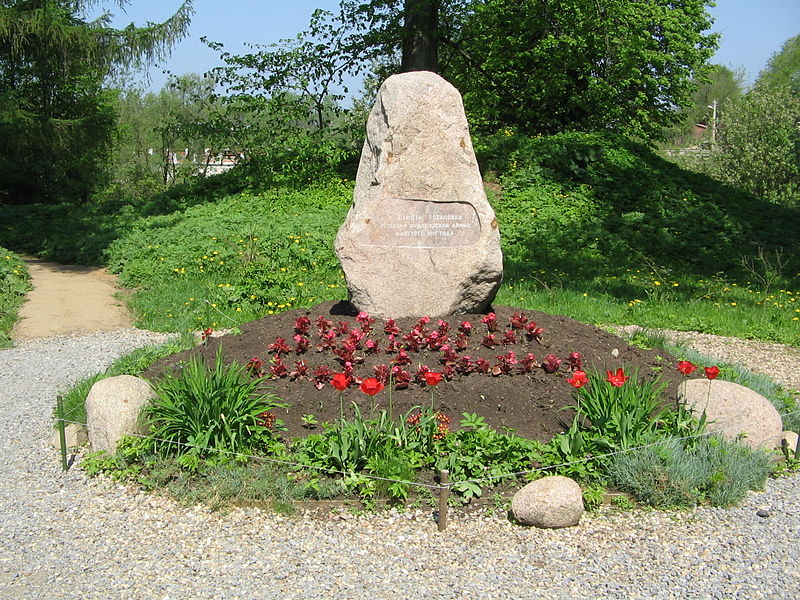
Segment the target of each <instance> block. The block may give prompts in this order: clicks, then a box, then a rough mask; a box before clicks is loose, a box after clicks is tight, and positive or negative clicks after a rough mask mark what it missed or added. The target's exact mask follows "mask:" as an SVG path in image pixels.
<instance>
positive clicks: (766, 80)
mask: <svg viewBox="0 0 800 600" xmlns="http://www.w3.org/2000/svg"><path fill="white" fill-rule="evenodd" d="M756 87H769V88H775V87H787V88H789V89H790V90H792V91H793V92H794V94H795V95H798V94H800V35H796V36H794V37H791V38H789V39H788V40H786V42H785V43H784V44H783V47H782V48H781V49H780V51H779V52H776V53H775V54H773V55H772V58H770V59H769V62H768V63H767V66H766V68H765V69H764V70H763V71H761V73H759V75H758V80H757V81H756Z"/></svg>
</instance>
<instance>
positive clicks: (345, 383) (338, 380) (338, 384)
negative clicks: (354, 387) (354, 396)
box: [331, 373, 350, 392]
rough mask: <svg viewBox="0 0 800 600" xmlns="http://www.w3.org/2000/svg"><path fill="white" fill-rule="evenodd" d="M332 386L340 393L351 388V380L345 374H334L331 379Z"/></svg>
mask: <svg viewBox="0 0 800 600" xmlns="http://www.w3.org/2000/svg"><path fill="white" fill-rule="evenodd" d="M331 385H332V386H333V387H335V388H336V389H337V390H339V391H340V392H343V391H344V390H345V389H347V388H348V387H350V378H349V377H348V376H347V375H345V374H344V373H334V374H333V377H331Z"/></svg>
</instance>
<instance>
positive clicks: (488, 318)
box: [481, 312, 497, 331]
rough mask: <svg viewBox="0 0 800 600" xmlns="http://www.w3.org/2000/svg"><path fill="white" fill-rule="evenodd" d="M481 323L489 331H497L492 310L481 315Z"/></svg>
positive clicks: (495, 317)
mask: <svg viewBox="0 0 800 600" xmlns="http://www.w3.org/2000/svg"><path fill="white" fill-rule="evenodd" d="M481 323H484V324H485V325H486V328H487V329H488V330H489V331H497V315H496V314H494V313H493V312H490V313H489V314H488V315H484V316H483V317H481Z"/></svg>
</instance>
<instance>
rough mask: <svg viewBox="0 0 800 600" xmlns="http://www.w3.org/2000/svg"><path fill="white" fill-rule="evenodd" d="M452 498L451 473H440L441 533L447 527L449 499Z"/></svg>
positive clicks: (444, 471)
mask: <svg viewBox="0 0 800 600" xmlns="http://www.w3.org/2000/svg"><path fill="white" fill-rule="evenodd" d="M449 497H450V471H448V470H447V469H444V470H442V471H439V531H444V530H445V528H446V527H447V499H448V498H449Z"/></svg>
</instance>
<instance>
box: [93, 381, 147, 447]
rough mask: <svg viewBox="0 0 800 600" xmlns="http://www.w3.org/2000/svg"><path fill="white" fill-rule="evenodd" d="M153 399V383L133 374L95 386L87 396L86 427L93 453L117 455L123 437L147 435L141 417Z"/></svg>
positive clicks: (99, 382) (100, 382) (98, 383)
mask: <svg viewBox="0 0 800 600" xmlns="http://www.w3.org/2000/svg"><path fill="white" fill-rule="evenodd" d="M153 398H155V393H154V392H153V391H152V390H151V389H150V384H149V383H147V382H146V381H145V380H144V379H139V378H138V377H133V376H131V375H118V376H116V377H108V378H106V379H101V380H100V381H98V382H97V383H95V384H94V385H93V386H92V389H91V390H89V395H88V396H87V397H86V426H87V428H88V430H89V444H90V445H91V447H92V450H94V451H99V450H105V451H106V452H110V453H112V454H113V453H114V452H116V450H117V442H118V441H119V439H120V438H121V437H122V436H123V435H131V434H143V433H145V432H144V430H143V429H142V427H141V424H140V420H139V415H140V413H141V412H142V408H144V407H145V406H146V405H147V404H149V403H150V401H151V400H152V399H153Z"/></svg>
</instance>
